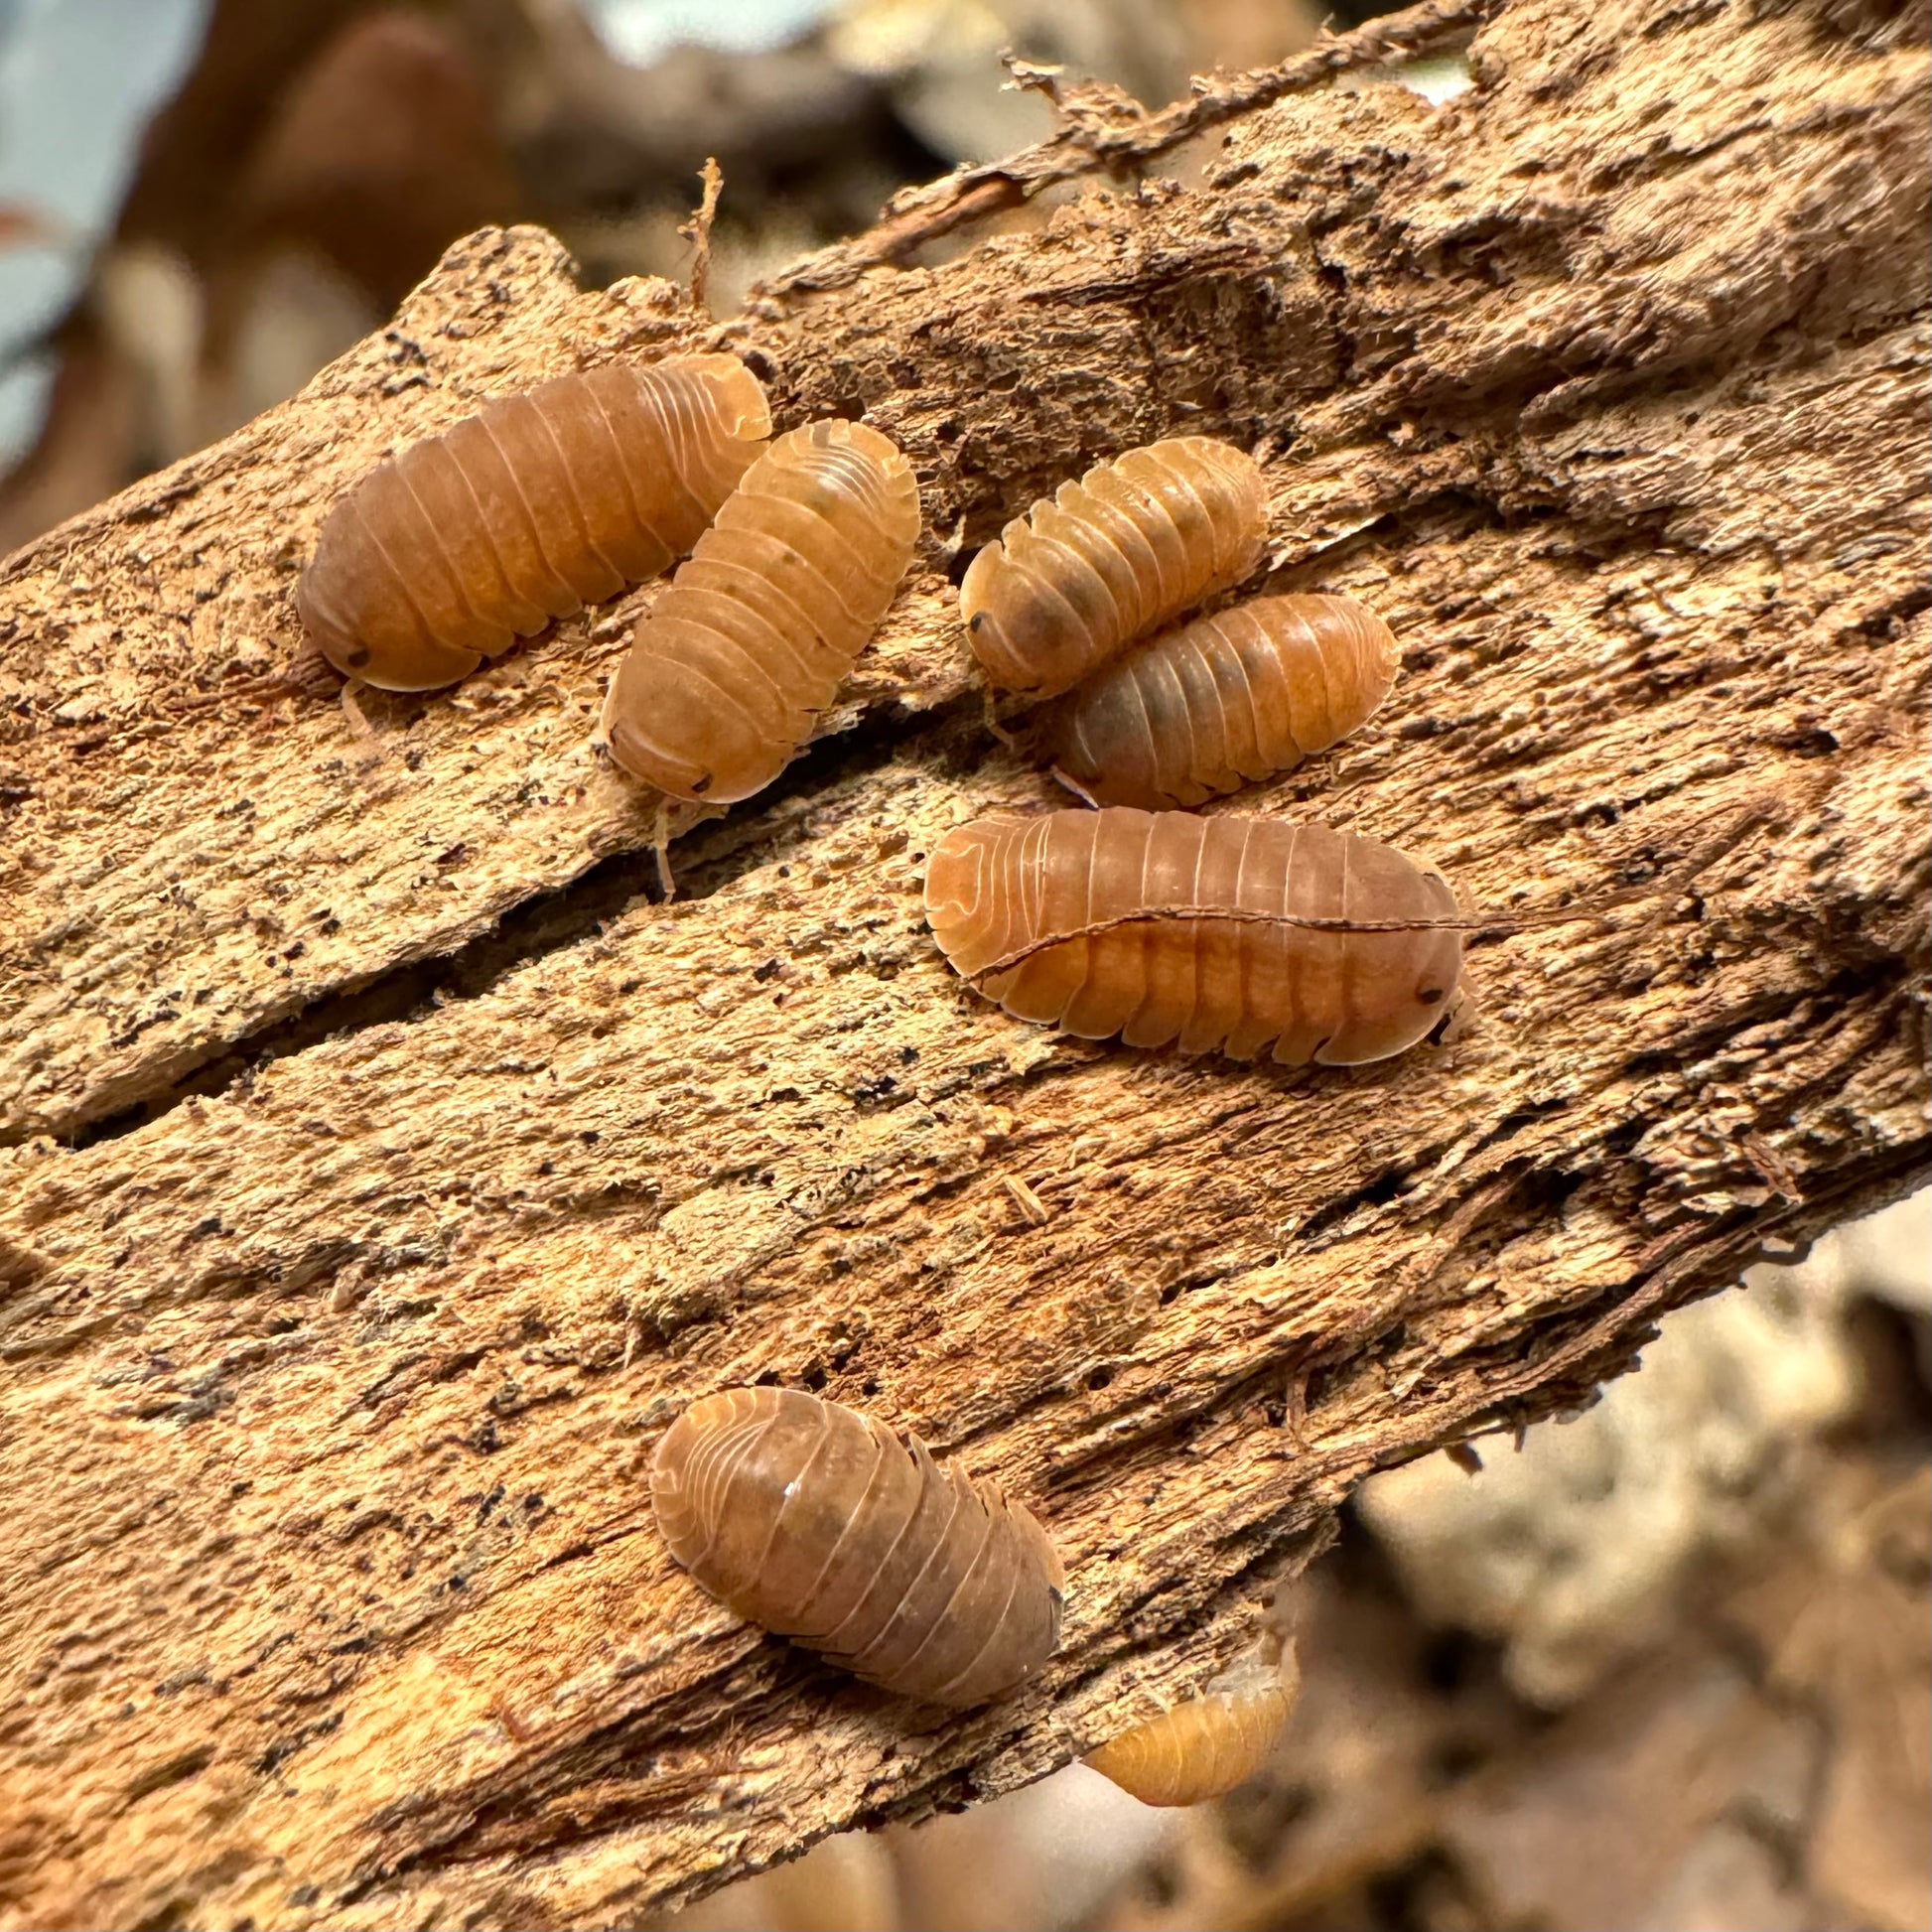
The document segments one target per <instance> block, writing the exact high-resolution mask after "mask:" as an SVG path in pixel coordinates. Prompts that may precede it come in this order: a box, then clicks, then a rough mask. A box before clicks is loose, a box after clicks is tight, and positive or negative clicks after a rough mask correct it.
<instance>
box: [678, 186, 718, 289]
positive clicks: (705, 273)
mask: <svg viewBox="0 0 1932 1932" xmlns="http://www.w3.org/2000/svg"><path fill="white" fill-rule="evenodd" d="M698 179H699V180H700V181H701V182H703V183H704V200H703V201H701V202H700V203H699V204H698V207H697V212H696V213H694V214H693V215H692V216H691V218H690V220H688V221H685V222H681V223H680V224H679V226H678V233H679V234H681V235H682V236H683V237H684V239H685V240H686V241H688V242H689V243H690V244H691V306H692V308H694V309H702V308H703V307H704V306H705V299H704V298H705V285H706V283H707V282H709V281H710V279H711V223H712V220H713V218H714V217H715V216H716V214H717V212H718V197H719V196H720V195H721V194H723V193H724V188H725V171H724V170H723V169H722V168H720V167H719V165H718V158H717V156H715V155H706V156H705V163H704V166H703V168H701V169H700V170H699V171H698Z"/></svg>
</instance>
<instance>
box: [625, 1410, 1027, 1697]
mask: <svg viewBox="0 0 1932 1932" xmlns="http://www.w3.org/2000/svg"><path fill="white" fill-rule="evenodd" d="M909 1445H910V1446H909V1448H908V1447H906V1446H904V1445H901V1444H900V1442H899V1440H898V1438H897V1436H895V1435H894V1434H893V1432H892V1431H891V1430H890V1429H888V1428H887V1427H886V1426H885V1425H884V1424H883V1423H880V1422H877V1421H875V1420H874V1419H873V1418H872V1417H870V1416H864V1415H861V1414H860V1413H859V1412H858V1411H857V1410H856V1409H848V1408H846V1407H845V1406H844V1405H843V1404H841V1403H837V1402H825V1401H822V1400H821V1399H820V1398H819V1397H817V1396H812V1395H806V1394H804V1393H802V1392H801V1391H799V1390H796V1389H772V1388H752V1389H726V1390H724V1391H723V1392H722V1393H720V1394H718V1395H710V1396H705V1397H703V1398H702V1399H700V1400H699V1401H697V1402H694V1403H693V1404H692V1405H691V1406H690V1408H688V1409H687V1410H685V1412H684V1414H683V1415H681V1416H680V1417H679V1418H678V1419H677V1421H676V1422H675V1423H674V1424H673V1425H672V1427H671V1429H670V1431H669V1433H668V1434H667V1435H666V1436H665V1438H664V1440H663V1441H662V1442H661V1443H660V1444H659V1445H658V1446H657V1453H656V1455H655V1457H654V1458H653V1459H652V1461H651V1471H650V1493H651V1506H652V1508H653V1510H654V1511H655V1512H656V1516H657V1526H658V1528H659V1529H660V1530H661V1531H662V1532H663V1536H664V1541H665V1542H666V1543H668V1544H669V1545H670V1546H671V1554H672V1555H673V1556H675V1557H676V1558H677V1560H678V1561H679V1562H680V1563H681V1564H683V1565H684V1567H685V1568H686V1569H687V1570H689V1571H690V1572H691V1574H692V1575H693V1576H694V1577H695V1578H697V1580H698V1582H699V1583H701V1584H702V1585H703V1586H704V1587H705V1588H706V1589H708V1590H709V1591H710V1592H711V1593H712V1594H713V1595H714V1596H716V1597H718V1598H719V1599H720V1600H721V1601H723V1602H725V1603H727V1604H729V1605H730V1607H731V1608H733V1609H734V1610H736V1611H737V1612H738V1613H739V1615H741V1616H744V1617H749V1618H750V1619H751V1620H752V1621H753V1622H754V1623H761V1624H762V1625H763V1626H764V1627H765V1628H766V1629H767V1630H774V1631H776V1632H777V1633H778V1634H779V1635H781V1636H787V1637H790V1638H792V1639H794V1640H795V1641H796V1642H798V1643H801V1644H804V1645H805V1646H806V1647H807V1648H808V1649H811V1650H816V1651H818V1652H820V1653H821V1654H822V1655H823V1656H825V1657H826V1658H827V1659H829V1660H830V1661H831V1662H832V1663H835V1664H839V1665H842V1666H843V1667H844V1668H845V1669H846V1670H849V1671H852V1672H854V1673H855V1674H856V1675H858V1676H860V1677H863V1678H864V1679H865V1680H866V1681H867V1682H868V1683H870V1684H879V1685H883V1686H884V1687H885V1688H886V1689H887V1690H889V1691H897V1692H898V1693H900V1694H901V1695H902V1696H905V1697H914V1698H921V1699H923V1700H925V1701H926V1702H928V1703H932V1704H946V1705H954V1706H958V1707H961V1708H963V1707H965V1706H967V1705H973V1704H985V1703H986V1702H988V1701H989V1700H990V1699H992V1698H997V1697H1002V1696H1004V1695H1006V1693H1007V1692H1009V1691H1012V1690H1013V1689H1015V1688H1016V1687H1017V1686H1018V1685H1019V1684H1020V1683H1021V1682H1022V1681H1023V1680H1025V1679H1026V1678H1028V1677H1030V1676H1031V1675H1032V1674H1033V1673H1034V1672H1035V1670H1037V1669H1038V1668H1039V1666H1040V1665H1041V1664H1042V1663H1044V1662H1045V1661H1046V1659H1047V1658H1048V1657H1049V1656H1051V1655H1052V1652H1053V1647H1054V1646H1055V1645H1056V1644H1057V1643H1058V1642H1059V1634H1060V1601H1061V1597H1062V1594H1063V1591H1064V1587H1065V1579H1064V1577H1063V1576H1062V1574H1061V1570H1060V1560H1059V1557H1058V1554H1057V1553H1056V1552H1055V1551H1054V1549H1053V1545H1052V1543H1051V1542H1050V1541H1049V1540H1048V1538H1047V1535H1046V1532H1045V1531H1044V1530H1042V1529H1041V1528H1040V1527H1039V1525H1038V1524H1037V1523H1036V1522H1035V1520H1034V1518H1033V1517H1032V1515H1030V1514H1029V1513H1028V1511H1027V1510H1026V1509H1025V1508H1023V1507H1022V1506H1021V1505H1020V1504H1019V1503H1016V1502H1010V1501H1008V1500H1007V1498H1006V1497H1005V1496H1004V1495H1003V1494H1002V1493H1001V1491H1000V1490H999V1489H998V1488H997V1487H995V1486H994V1485H993V1484H992V1483H990V1482H975V1481H974V1480H973V1478H972V1477H971V1476H969V1475H967V1474H965V1473H964V1472H963V1471H960V1470H955V1469H951V1468H945V1469H942V1468H940V1467H939V1466H938V1465H937V1464H936V1463H935V1462H934V1461H933V1459H932V1457H931V1456H930V1455H929V1454H928V1453H927V1452H926V1449H925V1446H924V1445H923V1444H922V1443H921V1442H919V1440H918V1439H917V1437H912V1438H910V1439H909Z"/></svg>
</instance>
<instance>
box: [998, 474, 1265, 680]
mask: <svg viewBox="0 0 1932 1932" xmlns="http://www.w3.org/2000/svg"><path fill="white" fill-rule="evenodd" d="M1267 533H1268V496H1267V490H1266V487H1265V486H1264V483H1263V481H1262V475H1261V471H1260V469H1259V467H1258V466H1257V465H1256V463H1255V462H1254V459H1253V458H1252V457H1249V456H1247V455H1245V454H1244V453H1243V452H1241V451H1240V450H1237V449H1234V448H1232V447H1230V446H1229V445H1228V444H1226V443H1217V442H1215V441H1214V440H1213V439H1212V438H1210V437H1205V436H1175V437H1171V438H1169V439H1168V440H1167V441H1165V442H1161V443H1150V444H1149V445H1148V446H1147V447H1146V448H1145V449H1139V450H1130V451H1128V453H1127V454H1126V455H1125V456H1122V457H1116V458H1115V459H1114V460H1113V462H1111V463H1102V464H1099V465H1097V466H1096V467H1095V468H1093V469H1091V470H1089V471H1088V472H1087V473H1086V475H1085V476H1084V477H1082V478H1081V479H1080V480H1079V482H1078V483H1070V482H1069V483H1062V484H1061V485H1060V486H1059V489H1058V491H1057V492H1056V493H1055V494H1054V495H1052V496H1050V497H1042V498H1041V499H1040V500H1039V501H1038V502H1036V503H1035V505H1034V506H1033V508H1032V509H1031V510H1029V511H1028V512H1027V515H1026V516H1025V517H1024V518H1016V519H1015V520H1014V521H1013V522H1011V523H1009V524H1008V525H1007V526H1006V528H1005V530H1003V531H1002V532H1001V534H1000V537H999V539H998V540H997V541H995V542H993V543H989V544H988V545H987V546H986V547H985V548H984V549H983V550H982V551H981V552H980V553H979V555H978V556H976V557H975V558H974V559H973V561H972V563H971V564H970V565H969V566H968V567H967V571H966V575H965V578H964V579H963V580H962V582H961V584H960V587H959V613H960V617H961V620H962V621H964V623H965V625H966V632H967V636H968V637H969V638H970V640H971V642H972V646H973V650H974V653H975V655H976V656H977V657H978V658H979V661H980V665H981V668H982V669H983V670H984V671H985V673H986V676H987V678H988V680H989V682H991V683H993V684H995V685H998V686H999V687H1000V688H1001V689H1002V690H1006V691H1018V692H1023V693H1025V694H1027V695H1028V696H1030V697H1037V698H1045V697H1051V696H1053V695H1054V694H1055V693H1057V692H1060V691H1064V690H1067V689H1068V688H1069V687H1070V686H1072V685H1074V684H1076V683H1078V682H1079V680H1080V679H1081V678H1083V677H1085V676H1086V675H1087V674H1088V673H1089V672H1090V671H1092V670H1094V669H1096V668H1097V667H1098V666H1099V665H1101V664H1103V663H1105V662H1106V661H1107V659H1108V658H1110V657H1112V656H1113V655H1114V654H1115V653H1116V652H1117V651H1119V650H1120V649H1121V648H1122V647H1123V646H1125V645H1126V644H1127V643H1128V642H1130V641H1131V640H1132V639H1133V638H1135V637H1139V636H1142V635H1144V634H1145V633H1146V632H1147V631H1149V630H1151V629H1153V628H1154V627H1155V626H1156V625H1157V624H1162V623H1166V622H1167V621H1169V620H1170V619H1172V618H1176V617H1178V616H1179V615H1180V614H1181V613H1182V612H1183V611H1185V610H1187V609H1189V608H1190V607H1191V606H1192V605H1195V604H1198V603H1199V602H1200V600H1201V599H1202V598H1204V597H1206V596H1208V595H1209V594H1210V593H1212V592H1214V591H1217V590H1221V589H1224V588H1225V587H1226V586H1228V585H1230V584H1238V583H1239V582H1240V581H1241V580H1242V578H1244V577H1246V576H1247V575H1248V573H1249V572H1250V571H1251V570H1252V569H1253V568H1254V567H1255V564H1256V563H1257V562H1258V561H1259V559H1260V556H1261V547H1262V543H1263V541H1264V539H1265V538H1266V536H1267Z"/></svg>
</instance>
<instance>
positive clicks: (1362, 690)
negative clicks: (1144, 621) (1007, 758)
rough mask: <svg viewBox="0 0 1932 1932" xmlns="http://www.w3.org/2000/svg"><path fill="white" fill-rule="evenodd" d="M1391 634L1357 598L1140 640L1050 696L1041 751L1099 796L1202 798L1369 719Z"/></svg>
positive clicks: (1304, 603)
mask: <svg viewBox="0 0 1932 1932" xmlns="http://www.w3.org/2000/svg"><path fill="white" fill-rule="evenodd" d="M1400 661H1401V652H1400V651H1399V650H1398V649H1397V648H1396V641H1395V636H1394V633H1393V632H1392V631H1391V630H1390V629H1389V626H1388V625H1387V624H1386V623H1384V622H1383V621H1382V620H1381V619H1380V618H1378V617H1377V616H1376V615H1375V614H1374V613H1373V612H1372V611H1370V610H1368V609H1366V608H1365V607H1364V606H1363V605H1360V604H1358V603H1356V602H1355V600H1354V599H1353V598H1351V597H1326V596H1314V597H1256V598H1250V599H1249V600H1248V601H1247V602H1246V603H1245V604H1236V605H1233V606H1231V607H1230V608H1229V609H1227V610H1225V611H1220V612H1216V613H1215V614H1214V615H1213V616H1212V617H1206V618H1196V619H1195V620H1194V621H1193V622H1192V623H1189V624H1183V625H1181V627H1180V628H1179V629H1177V630H1169V631H1164V632H1163V633H1162V634H1161V635H1160V636H1158V637H1150V638H1149V639H1147V641H1146V642H1145V643H1140V644H1136V645H1134V647H1133V648H1132V649H1131V650H1129V651H1128V652H1127V653H1126V655H1125V656H1123V657H1119V658H1116V659H1115V660H1114V662H1113V663H1111V664H1107V665H1103V666H1102V668H1101V669H1099V670H1098V671H1096V672H1095V673H1094V674H1093V676H1092V677H1090V678H1088V679H1087V680H1086V681H1085V682H1084V683H1083V684H1081V685H1080V686H1079V687H1078V688H1077V689H1075V690H1072V691H1069V692H1068V693H1067V694H1066V696H1065V697H1063V698H1061V699H1060V700H1059V701H1058V702H1057V703H1055V704H1052V705H1049V706H1048V707H1047V708H1046V710H1045V712H1044V713H1043V714H1042V716H1041V717H1040V718H1039V720H1038V721H1037V723H1036V724H1035V726H1034V728H1033V733H1032V743H1033V745H1034V747H1035V751H1036V753H1040V754H1043V755H1045V756H1047V757H1049V758H1050V759H1051V760H1052V762H1053V764H1054V767H1055V769H1056V770H1057V771H1058V772H1059V773H1060V775H1061V776H1062V777H1063V778H1064V779H1065V780H1066V781H1067V782H1068V783H1069V784H1071V785H1074V786H1076V787H1077V788H1078V789H1079V790H1080V791H1082V792H1083V793H1085V795H1086V796H1087V797H1088V798H1090V799H1092V800H1093V801H1094V802H1095V803H1096V804H1102V805H1141V806H1145V807H1146V808H1147V809H1148V810H1149V811H1159V810H1163V809H1166V808H1169V807H1173V806H1176V805H1178V806H1187V805H1198V804H1200V803H1201V802H1202V801H1203V800H1204V799H1207V798H1211V797H1212V796H1213V795H1214V794H1215V793H1216V792H1223V791H1235V790H1238V789H1239V788H1240V787H1241V786H1242V785H1244V784H1248V783H1251V782H1252V781H1254V780H1255V779H1258V778H1267V777H1271V776H1272V775H1273V774H1274V773H1276V772H1278V771H1287V770H1290V769H1292V768H1293V767H1294V766H1295V765H1298V764H1300V763H1301V761H1302V760H1303V759H1305V758H1307V757H1308V756H1309V755H1310V754H1311V753H1312V752H1325V751H1326V750H1327V749H1328V747H1329V746H1331V745H1333V744H1335V743H1336V742H1337V741H1338V740H1340V739H1343V738H1346V737H1347V736H1348V734H1349V733H1350V732H1352V731H1355V730H1357V729H1358V728H1359V727H1360V726H1361V725H1363V724H1365V723H1366V722H1367V721H1368V719H1369V718H1370V717H1371V716H1372V715H1373V714H1374V712H1375V710H1376V708H1377V707H1378V706H1379V705H1380V704H1381V702H1382V700H1383V699H1384V698H1386V697H1387V696H1388V695H1389V690H1390V687H1391V686H1392V685H1393V684H1394V683H1395V673H1396V666H1397V664H1398V663H1399V662H1400Z"/></svg>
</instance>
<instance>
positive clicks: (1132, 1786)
mask: <svg viewBox="0 0 1932 1932" xmlns="http://www.w3.org/2000/svg"><path fill="white" fill-rule="evenodd" d="M1272 1648H1273V1646H1272V1644H1269V1643H1266V1642H1264V1643H1263V1644H1261V1645H1258V1646H1257V1647H1256V1648H1255V1649H1253V1650H1251V1651H1248V1652H1247V1653H1246V1654H1244V1655H1243V1656H1241V1657H1239V1658H1237V1659H1236V1660H1235V1661H1234V1663H1233V1664H1231V1665H1230V1666H1229V1667H1228V1668H1227V1669H1226V1670H1224V1671H1223V1672H1221V1674H1220V1675H1219V1676H1218V1677H1215V1678H1212V1679H1210V1680H1209V1682H1208V1685H1207V1688H1206V1689H1205V1690H1204V1691H1202V1692H1201V1694H1200V1696H1199V1697H1196V1698H1189V1699H1187V1700H1186V1702H1185V1703H1182V1704H1176V1705H1175V1706H1173V1709H1172V1710H1169V1711H1164V1712H1163V1713H1162V1714H1161V1715H1160V1716H1159V1717H1158V1718H1150V1719H1149V1720H1148V1722H1147V1723H1146V1724H1140V1725H1135V1726H1134V1727H1133V1728H1132V1729H1131V1730H1124V1731H1122V1732H1121V1733H1120V1735H1119V1736H1117V1737H1110V1738H1109V1739H1108V1740H1107V1741H1106V1743H1104V1744H1102V1745H1101V1746H1100V1748H1099V1749H1098V1750H1095V1751H1089V1752H1088V1753H1087V1758H1086V1762H1087V1763H1089V1764H1090V1765H1092V1766H1093V1768H1094V1769H1095V1770H1096V1771H1099V1772H1101V1773H1102V1774H1103V1775H1104V1776H1106V1777H1110V1778H1112V1779H1113V1781H1114V1782H1115V1783H1116V1784H1117V1785H1119V1786H1120V1787H1121V1789H1122V1790H1123V1791H1126V1792H1129V1793H1131V1794H1132V1795H1133V1796H1134V1797H1136V1798H1138V1799H1140V1801H1141V1802H1142V1804H1144V1805H1198V1804H1203V1803H1205V1802H1206V1800H1208V1799H1209V1798H1219V1797H1223V1796H1225V1795H1226V1794H1227V1793H1228V1792H1230V1791H1232V1790H1233V1789H1234V1788H1235V1786H1236V1785H1240V1784H1245V1783H1246V1782H1247V1781H1248V1780H1249V1779H1250V1778H1251V1777H1253V1776H1254V1774H1255V1773H1256V1772H1257V1771H1258V1770H1260V1769H1261V1767H1262V1766H1263V1765H1264V1764H1265V1763H1266V1762H1267V1761H1268V1755H1269V1753H1270V1752H1271V1751H1272V1750H1273V1749H1274V1748H1275V1745H1276V1743H1277V1741H1278V1740H1279V1739H1280V1737H1281V1734H1282V1731H1283V1729H1284V1728H1285V1727H1286V1725H1287V1724H1288V1718H1289V1713H1290V1712H1291V1711H1292V1710H1293V1709H1294V1705H1295V1693H1296V1690H1297V1688H1298V1686H1299V1683H1300V1674H1299V1672H1298V1671H1297V1669H1296V1663H1295V1647H1294V1645H1293V1644H1292V1643H1291V1644H1289V1645H1287V1646H1286V1647H1285V1648H1284V1649H1283V1650H1282V1652H1281V1655H1280V1657H1279V1659H1276V1658H1274V1657H1272V1656H1271V1655H1270V1652H1271V1650H1272Z"/></svg>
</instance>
